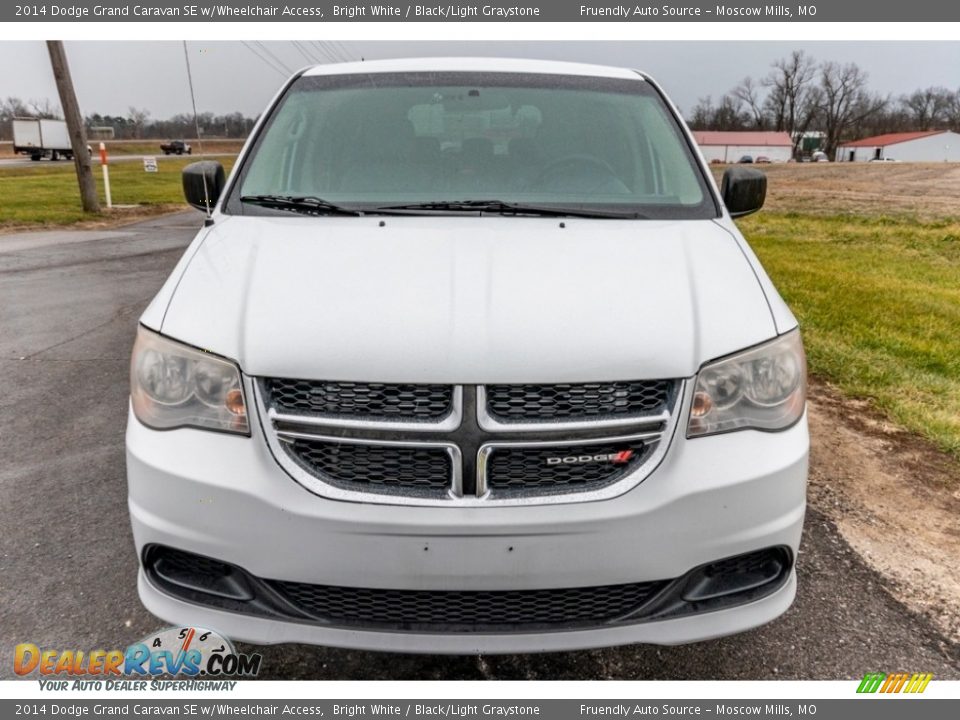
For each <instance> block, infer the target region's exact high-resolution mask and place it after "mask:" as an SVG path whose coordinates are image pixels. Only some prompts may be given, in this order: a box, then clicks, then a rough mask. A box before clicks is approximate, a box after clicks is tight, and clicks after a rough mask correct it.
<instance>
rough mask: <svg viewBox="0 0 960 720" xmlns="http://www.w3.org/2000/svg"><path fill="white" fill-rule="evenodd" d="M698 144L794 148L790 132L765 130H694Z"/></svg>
mask: <svg viewBox="0 0 960 720" xmlns="http://www.w3.org/2000/svg"><path fill="white" fill-rule="evenodd" d="M693 137H694V138H695V139H696V141H697V145H700V146H701V147H703V146H704V145H736V146H738V147H788V148H792V147H793V143H792V142H791V140H790V135H789V133H785V132H768V131H763V130H742V131H741V130H729V131H726V130H694V131H693Z"/></svg>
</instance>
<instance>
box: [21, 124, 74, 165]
mask: <svg viewBox="0 0 960 720" xmlns="http://www.w3.org/2000/svg"><path fill="white" fill-rule="evenodd" d="M13 151H14V152H15V153H18V154H20V155H29V156H30V159H31V160H40V159H41V158H45V157H49V158H50V159H51V160H59V159H61V158H63V159H65V160H70V159H72V158H73V148H72V147H71V145H70V135H69V133H68V132H67V123H65V122H64V121H63V120H47V119H40V118H14V120H13Z"/></svg>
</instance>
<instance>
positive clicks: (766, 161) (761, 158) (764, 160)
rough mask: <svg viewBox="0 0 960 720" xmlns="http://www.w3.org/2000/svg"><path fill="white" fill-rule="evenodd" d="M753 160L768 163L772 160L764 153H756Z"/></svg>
mask: <svg viewBox="0 0 960 720" xmlns="http://www.w3.org/2000/svg"><path fill="white" fill-rule="evenodd" d="M754 162H755V163H761V164H767V165H769V164H770V163H771V162H773V161H772V160H771V159H770V158H768V157H767V156H766V155H757V159H756V160H754Z"/></svg>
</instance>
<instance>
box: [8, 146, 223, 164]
mask: <svg viewBox="0 0 960 720" xmlns="http://www.w3.org/2000/svg"><path fill="white" fill-rule="evenodd" d="M236 155H237V154H236V153H235V152H233V153H194V154H192V155H164V154H163V152H162V151H160V150H158V151H157V152H155V153H153V154H151V155H119V154H114V155H110V157H109V158H108V162H109V163H110V164H111V165H113V164H114V163H118V162H120V163H122V162H134V161H136V162H143V159H144V158H145V157H152V158H163V157H169V158H183V159H187V160H189V159H191V158H192V159H195V160H203V159H204V158H218V157H236ZM90 159H91V161H92V162H93V164H94V165H100V154H99V153H98V152H97V151H96V150H94V151H93V155H92V156H91V158H90ZM49 165H54V166H56V165H64V166H69V167H72V166H73V161H72V160H57V161H53V160H51V159H50V158H43V159H42V160H31V159H30V158H29V157H27V156H26V155H17V156H14V157H5V158H0V167H36V168H44V167H47V166H49Z"/></svg>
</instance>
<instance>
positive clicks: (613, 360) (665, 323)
mask: <svg viewBox="0 0 960 720" xmlns="http://www.w3.org/2000/svg"><path fill="white" fill-rule="evenodd" d="M159 329H160V330H161V332H163V333H164V334H165V335H167V336H169V337H171V338H174V339H177V340H181V341H183V342H186V343H190V344H192V345H195V346H197V347H201V348H204V349H206V350H209V351H211V352H214V353H218V354H220V355H223V356H226V357H229V358H233V359H235V360H236V361H237V362H238V363H239V364H240V366H241V368H242V369H243V371H244V372H246V373H248V374H250V375H255V376H257V375H265V376H275V377H294V378H310V379H324V380H355V381H369V382H372V381H381V382H436V383H493V382H503V383H521V382H540V383H544V382H586V381H598V380H629V379H653V378H675V377H689V376H691V375H693V374H694V373H695V372H696V371H697V369H698V368H699V366H700V365H701V364H702V363H703V362H704V361H706V360H710V359H712V358H716V357H719V356H722V355H726V354H729V353H731V352H734V351H737V350H740V349H742V348H745V347H748V346H750V345H754V344H756V343H758V342H761V341H763V340H767V339H769V338H771V337H773V336H774V335H776V328H775V326H774V322H773V318H772V316H771V312H770V309H769V307H768V304H767V300H766V297H765V296H764V294H763V291H762V290H761V287H760V284H759V282H758V280H757V278H756V276H755V274H754V272H753V269H752V267H751V265H750V264H749V262H748V261H747V259H746V258H745V256H744V254H743V252H742V251H741V249H740V248H739V246H738V245H737V243H736V242H735V240H734V237H733V236H732V235H731V234H730V232H728V231H727V230H726V229H724V228H723V227H722V226H721V225H720V224H718V223H716V222H714V221H710V220H684V221H655V220H648V221H635V220H591V219H576V218H569V219H564V220H563V221H562V222H561V221H560V220H557V219H548V218H516V217H514V218H511V217H477V216H470V217H463V216H456V217H447V216H442V217H435V216H431V217H421V216H417V217H385V218H380V217H362V218H347V217H319V218H318V217H299V216H293V217H280V216H271V217H240V216H231V217H225V218H221V219H220V220H219V221H218V222H217V224H216V225H215V226H214V227H213V228H211V229H210V230H209V231H208V234H207V236H206V237H205V238H204V239H203V240H202V242H201V243H200V244H199V247H198V249H197V250H196V252H195V254H194V256H193V257H192V259H191V260H190V261H189V263H186V269H185V270H184V271H183V274H182V276H181V277H180V279H179V283H178V284H177V286H176V290H175V291H174V292H173V295H172V298H171V299H170V302H169V305H168V307H167V310H166V313H165V315H164V319H163V322H162V327H161V328H159Z"/></svg>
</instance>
